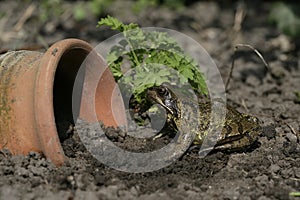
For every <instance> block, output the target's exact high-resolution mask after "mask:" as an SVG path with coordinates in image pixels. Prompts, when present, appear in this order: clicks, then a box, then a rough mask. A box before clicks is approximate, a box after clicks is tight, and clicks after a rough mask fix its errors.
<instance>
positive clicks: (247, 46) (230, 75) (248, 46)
mask: <svg viewBox="0 0 300 200" xmlns="http://www.w3.org/2000/svg"><path fill="white" fill-rule="evenodd" d="M239 47H246V48H249V49H251V50H252V51H254V53H255V54H256V55H257V56H258V57H259V58H260V59H261V60H262V62H263V63H264V65H265V67H266V68H267V70H268V71H270V72H271V70H270V67H269V64H268V63H267V62H266V60H265V59H264V57H263V56H262V55H261V53H260V52H259V51H258V50H257V49H255V48H254V47H252V46H251V45H250V44H237V45H236V46H235V48H234V53H233V58H232V63H231V68H230V72H229V76H228V79H227V81H226V84H225V90H226V91H227V89H228V85H229V82H230V79H231V77H232V72H233V69H234V62H235V57H236V52H237V51H238V48H239Z"/></svg>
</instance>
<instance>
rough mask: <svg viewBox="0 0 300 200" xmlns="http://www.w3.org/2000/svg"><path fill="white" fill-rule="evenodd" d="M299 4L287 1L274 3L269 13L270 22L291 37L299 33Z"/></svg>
mask: <svg viewBox="0 0 300 200" xmlns="http://www.w3.org/2000/svg"><path fill="white" fill-rule="evenodd" d="M297 9H298V10H299V5H294V6H292V5H291V4H288V3H287V2H277V3H274V4H273V6H272V9H271V12H270V14H269V20H270V22H271V23H274V24H276V26H277V28H278V29H279V30H280V31H282V32H283V33H284V34H286V35H289V36H291V37H297V36H299V35H300V17H299V15H297V14H298V13H297Z"/></svg>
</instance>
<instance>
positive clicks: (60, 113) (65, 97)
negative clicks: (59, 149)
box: [53, 48, 89, 142]
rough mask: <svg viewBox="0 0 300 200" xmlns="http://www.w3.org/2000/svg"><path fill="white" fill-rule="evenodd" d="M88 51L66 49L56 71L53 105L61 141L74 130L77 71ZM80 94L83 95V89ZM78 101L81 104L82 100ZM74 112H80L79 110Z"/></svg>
mask: <svg viewBox="0 0 300 200" xmlns="http://www.w3.org/2000/svg"><path fill="white" fill-rule="evenodd" d="M88 53H89V52H88V51H87V50H85V49H81V48H76V49H70V50H69V51H66V52H65V53H64V54H63V55H62V57H61V58H60V61H59V63H58V66H57V69H56V72H55V79H54V89H53V90H54V91H53V104H54V105H53V107H54V116H55V123H56V128H57V132H58V135H59V139H60V141H61V142H62V141H64V140H65V139H67V138H68V137H69V136H70V132H72V131H70V128H72V127H73V126H74V120H73V113H72V93H73V86H74V82H75V78H76V75H77V72H78V70H79V68H80V66H81V64H82V63H83V61H84V60H85V58H86V56H87V55H88ZM78 94H80V95H81V91H79V93H78ZM78 103H79V104H80V102H78ZM77 108H79V106H77ZM74 112H76V113H79V111H74ZM75 115H76V114H75ZM75 117H76V116H75Z"/></svg>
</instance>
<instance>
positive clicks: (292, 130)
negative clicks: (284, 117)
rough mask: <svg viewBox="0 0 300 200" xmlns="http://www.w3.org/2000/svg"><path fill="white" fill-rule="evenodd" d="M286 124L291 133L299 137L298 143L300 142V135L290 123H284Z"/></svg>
mask: <svg viewBox="0 0 300 200" xmlns="http://www.w3.org/2000/svg"><path fill="white" fill-rule="evenodd" d="M284 123H285V124H286V125H287V126H288V127H289V129H290V130H291V132H292V133H293V134H294V135H295V136H296V137H297V142H300V135H299V134H298V133H297V132H296V131H295V129H294V128H293V127H292V126H291V125H289V124H288V123H286V122H284Z"/></svg>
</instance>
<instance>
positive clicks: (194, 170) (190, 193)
mask: <svg viewBox="0 0 300 200" xmlns="http://www.w3.org/2000/svg"><path fill="white" fill-rule="evenodd" d="M79 3H86V1H83V2H78V1H65V2H63V5H62V6H61V8H63V10H64V13H63V14H61V15H56V16H55V15H49V16H50V17H49V18H48V20H46V22H42V21H41V20H40V19H39V17H38V16H39V12H40V10H39V9H40V8H38V7H35V9H34V11H33V12H32V13H31V14H30V15H29V16H28V18H27V19H26V20H25V21H24V23H23V22H22V18H24V13H25V11H26V9H27V8H28V7H29V5H30V4H29V2H28V1H20V2H19V1H8V0H5V1H0V5H1V6H0V33H1V34H0V46H1V49H0V50H3V51H5V50H6V49H19V48H24V47H26V48H29V49H34V47H35V46H36V45H41V46H42V47H43V46H45V44H51V43H53V42H55V41H58V40H61V39H64V38H68V37H76V38H80V39H83V40H86V41H88V42H90V43H91V44H93V45H96V44H98V43H100V42H101V41H103V40H105V39H106V38H108V37H110V36H112V35H113V34H114V33H115V32H113V31H109V30H108V29H105V28H100V29H98V28H96V27H95V26H96V24H97V21H98V17H95V16H88V17H87V18H86V19H85V20H83V21H76V20H75V19H74V17H73V15H72V13H73V12H72V11H73V10H74V7H75V6H76V5H80V4H79ZM32 5H36V6H37V5H38V2H33V4H32ZM131 5H132V3H131V1H115V2H114V3H113V4H112V5H111V6H110V7H109V8H108V9H107V10H105V12H104V13H103V14H102V15H103V16H105V14H106V13H108V14H110V15H112V16H114V17H117V18H119V19H120V20H122V21H123V22H126V23H127V22H137V23H139V24H140V25H141V26H153V27H156V26H158V27H165V28H170V29H174V30H177V31H180V32H182V33H185V34H187V35H189V36H190V37H192V38H194V39H195V40H196V41H198V42H199V43H200V44H201V45H202V46H203V47H204V48H205V49H206V50H207V51H208V53H209V54H210V55H211V57H212V58H213V59H214V61H215V62H216V64H217V65H218V67H219V70H220V72H221V74H222V77H223V79H224V80H226V79H227V77H228V73H229V66H230V64H231V61H232V57H233V52H234V47H235V45H236V44H238V43H246V44H250V45H252V46H253V47H255V48H256V49H258V50H259V51H260V52H261V53H262V55H263V56H264V58H265V60H266V61H267V62H268V63H269V67H270V70H266V68H265V67H264V65H263V63H262V61H261V60H260V59H259V58H258V56H257V55H255V53H254V52H253V51H251V50H249V49H248V48H241V49H242V50H241V51H239V52H238V53H237V54H236V62H235V65H236V68H235V70H234V72H233V76H232V79H231V82H230V86H229V91H228V93H227V98H228V102H229V104H231V105H232V106H234V107H235V108H236V109H238V110H239V111H241V112H245V113H248V114H251V115H254V116H257V117H258V118H259V119H260V121H261V125H262V126H263V133H262V135H261V137H259V139H258V143H259V145H258V146H256V147H254V148H252V149H251V151H245V152H232V153H226V152H215V153H212V154H210V155H208V156H206V157H204V158H199V156H198V154H197V152H196V151H190V152H187V153H186V154H185V155H184V156H183V157H181V158H180V159H178V160H177V161H176V162H174V163H173V164H171V165H169V166H167V167H165V168H162V169H160V170H157V171H154V172H147V173H126V172H122V171H117V170H114V169H111V168H109V167H107V166H105V165H104V164H102V163H101V162H99V161H97V160H96V159H94V158H93V157H92V156H91V155H90V154H89V152H88V151H86V149H85V147H84V145H83V144H82V143H81V142H80V139H79V137H78V135H77V134H76V131H73V134H71V136H70V137H68V138H67V139H64V140H63V141H61V143H62V146H63V148H64V151H65V154H66V156H67V157H68V161H67V163H66V164H64V165H63V166H61V167H55V166H54V165H53V164H52V163H51V162H50V161H49V160H47V159H45V158H44V157H43V156H42V155H40V154H38V153H35V152H31V153H29V154H28V155H26V156H12V155H11V154H10V153H9V152H8V151H6V150H3V151H1V152H0V177H1V178H0V199H120V198H121V199H149V200H150V199H187V198H189V199H260V200H268V199H297V197H293V196H291V195H289V193H290V192H296V191H300V141H299V140H300V136H299V131H300V125H299V124H300V117H299V113H300V104H299V99H298V100H297V98H296V95H295V92H297V91H298V92H299V91H300V85H299V84H300V69H299V61H300V60H299V58H298V57H299V56H300V49H299V46H298V44H299V43H298V41H296V40H292V39H291V38H289V37H287V36H285V35H283V34H281V33H280V32H279V31H278V30H277V29H276V27H274V26H272V25H270V24H269V23H268V21H267V18H268V13H269V10H270V8H271V5H272V2H262V1H251V2H250V1H248V2H246V5H245V4H243V3H242V1H241V2H239V1H224V2H222V3H217V2H213V1H208V2H206V1H200V2H195V3H192V4H190V5H188V6H187V7H185V8H183V9H181V10H171V9H169V8H166V7H151V8H149V9H145V10H143V11H141V12H140V13H134V12H132V11H131V8H130V6H131ZM241 13H242V14H245V17H244V18H240V16H241V15H239V14H241ZM88 15H89V14H88ZM239 19H240V20H241V21H240V23H239ZM17 24H18V25H17ZM3 51H2V52H3ZM139 131H141V132H145V131H147V130H146V129H145V130H143V128H141V130H139ZM109 133H110V134H109V135H110V138H111V139H112V140H114V141H115V143H119V145H120V146H123V147H124V148H126V145H128V148H129V147H130V148H131V149H132V148H133V149H134V148H135V147H141V146H142V147H143V145H144V146H146V148H145V150H146V151H148V150H149V148H150V147H151V148H155V147H153V145H154V146H155V144H157V145H163V144H165V143H166V142H168V141H165V140H163V139H162V140H161V141H159V142H158V143H155V144H151V143H145V142H141V141H139V140H132V141H129V142H127V143H126V142H124V138H123V139H122V138H121V139H120V134H119V133H120V131H118V130H113V129H109ZM125 140H126V138H125ZM148 145H149V146H150V147H149V146H148ZM147 147H149V148H147ZM151 148H150V149H151ZM137 150H138V148H137Z"/></svg>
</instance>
